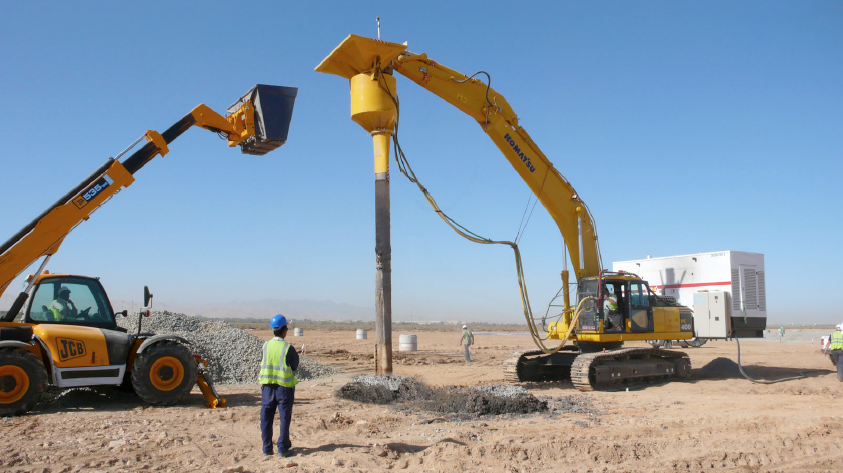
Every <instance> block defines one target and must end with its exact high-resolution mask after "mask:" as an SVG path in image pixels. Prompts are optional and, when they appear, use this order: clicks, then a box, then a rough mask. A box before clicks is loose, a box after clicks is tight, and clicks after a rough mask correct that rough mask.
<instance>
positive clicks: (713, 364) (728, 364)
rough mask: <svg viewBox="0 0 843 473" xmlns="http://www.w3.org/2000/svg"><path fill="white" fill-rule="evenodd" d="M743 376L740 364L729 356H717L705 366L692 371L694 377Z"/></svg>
mask: <svg viewBox="0 0 843 473" xmlns="http://www.w3.org/2000/svg"><path fill="white" fill-rule="evenodd" d="M736 376H741V371H740V368H738V364H737V363H735V362H734V361H733V360H731V359H729V358H724V357H720V358H715V359H713V360H711V361H709V362H708V364H706V365H705V366H703V367H702V368H699V369H695V370H693V371H692V372H691V377H692V378H734V377H736Z"/></svg>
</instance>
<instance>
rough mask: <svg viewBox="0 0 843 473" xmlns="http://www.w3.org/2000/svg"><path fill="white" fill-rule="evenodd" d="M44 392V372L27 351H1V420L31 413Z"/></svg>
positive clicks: (42, 367) (36, 359)
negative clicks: (5, 417) (4, 417)
mask: <svg viewBox="0 0 843 473" xmlns="http://www.w3.org/2000/svg"><path fill="white" fill-rule="evenodd" d="M46 390H47V369H46V368H44V363H42V362H41V360H39V359H38V357H37V356H35V355H33V354H32V353H30V352H28V351H26V350H15V349H4V350H0V416H13V415H18V414H23V413H24V412H27V411H30V410H32V408H33V407H35V405H36V404H38V401H40V400H41V397H42V396H43V395H44V391H46Z"/></svg>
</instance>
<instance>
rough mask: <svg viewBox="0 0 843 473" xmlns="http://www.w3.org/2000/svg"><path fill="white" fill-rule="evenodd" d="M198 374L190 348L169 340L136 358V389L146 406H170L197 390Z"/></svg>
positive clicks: (133, 370)
mask: <svg viewBox="0 0 843 473" xmlns="http://www.w3.org/2000/svg"><path fill="white" fill-rule="evenodd" d="M197 371H198V367H197V366H196V360H195V359H194V358H193V354H192V353H190V350H188V349H187V347H185V346H184V345H182V344H180V343H177V342H174V341H171V340H165V341H163V342H159V343H156V344H155V345H152V346H150V347H148V348H147V349H146V350H144V351H143V353H141V354H140V355H138V356H137V358H135V363H134V365H133V366H132V386H133V387H134V389H135V393H137V395H138V396H139V397H140V398H141V399H143V400H144V401H145V402H147V403H149V404H153V405H156V406H169V405H171V404H175V403H177V402H178V401H179V400H180V399H181V398H183V397H184V396H185V395H187V393H189V392H190V390H191V389H193V386H194V385H195V384H196V374H197Z"/></svg>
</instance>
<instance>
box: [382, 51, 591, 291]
mask: <svg viewBox="0 0 843 473" xmlns="http://www.w3.org/2000/svg"><path fill="white" fill-rule="evenodd" d="M393 67H394V70H395V71H396V72H398V73H400V74H401V75H403V76H405V77H407V78H408V79H410V80H412V81H413V82H415V83H416V84H418V85H420V86H421V87H424V88H425V89H427V90H429V91H430V92H432V93H434V94H436V95H438V96H439V97H441V98H442V99H444V100H445V101H446V102H448V103H450V104H451V105H453V106H455V107H457V108H458V109H460V110H461V111H463V112H464V113H466V114H467V115H469V116H470V117H471V118H473V119H474V120H476V121H477V123H478V124H479V125H480V127H481V128H483V131H485V133H486V134H487V135H488V136H489V138H491V139H492V141H493V142H494V143H495V145H496V146H497V147H498V149H500V150H501V152H502V153H503V155H504V156H505V157H506V159H507V160H508V161H509V163H510V164H512V167H513V168H515V171H516V172H517V173H518V175H519V176H521V179H523V180H524V182H526V183H527V185H528V186H529V187H530V190H532V191H533V193H534V194H535V195H536V197H537V198H538V199H539V201H541V203H542V205H544V207H545V208H546V209H547V211H548V212H549V213H550V215H551V217H552V218H553V220H554V221H555V222H556V226H557V227H559V231H560V232H561V233H562V236H563V238H564V240H565V245H566V246H567V249H568V253H569V255H570V258H571V263H572V264H573V267H574V271H575V274H576V277H577V279H579V278H581V277H584V276H594V275H597V274H598V273H599V272H600V269H601V266H602V265H601V261H600V252H599V247H598V244H597V233H596V230H595V225H594V219H593V218H592V216H591V212H589V210H588V207H587V206H586V205H585V203H584V202H583V201H582V199H580V197H579V195H578V194H577V192H576V190H574V187H573V186H572V185H571V183H570V182H568V180H567V179H565V177H564V176H562V174H561V173H560V172H559V171H558V170H557V169H556V168H555V167H553V163H551V162H550V160H549V159H547V157H546V156H545V155H544V153H542V152H541V150H540V149H539V147H538V146H537V145H536V143H535V142H534V141H533V139H532V138H530V135H529V134H528V133H527V131H526V130H524V128H522V127H521V126H520V125H519V124H518V116H517V115H516V114H515V112H514V111H513V110H512V107H510V106H509V103H508V102H507V101H506V99H505V98H504V97H503V96H502V95H500V94H499V93H498V92H497V91H496V90H495V89H492V88H491V87H489V86H488V85H487V84H485V83H483V82H482V81H480V80H479V79H476V78H473V77H468V76H466V75H465V74H462V73H459V72H457V71H455V70H453V69H450V68H448V67H445V66H443V65H441V64H439V63H437V62H436V61H433V60H431V59H429V58H428V57H427V55H426V54H415V53H411V52H409V51H403V52H402V53H401V54H399V55H398V56H397V57H396V58H395V59H394V61H393ZM563 279H564V280H565V281H567V274H563Z"/></svg>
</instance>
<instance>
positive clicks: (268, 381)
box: [258, 314, 299, 457]
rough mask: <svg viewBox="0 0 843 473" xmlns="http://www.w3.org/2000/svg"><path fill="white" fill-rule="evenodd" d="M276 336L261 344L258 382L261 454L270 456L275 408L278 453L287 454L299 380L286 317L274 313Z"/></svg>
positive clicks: (289, 453)
mask: <svg viewBox="0 0 843 473" xmlns="http://www.w3.org/2000/svg"><path fill="white" fill-rule="evenodd" d="M269 326H270V328H272V333H273V334H274V335H275V337H274V338H273V339H272V340H268V341H267V342H266V343H264V344H263V357H262V358H261V371H260V375H259V376H258V382H260V383H261V439H262V440H263V454H264V455H272V421H273V419H274V418H275V410H276V409H278V413H279V414H280V417H281V427H280V431H279V433H278V453H276V455H278V456H279V457H289V456H290V455H292V451H291V450H290V448H291V447H292V443H291V442H290V421H292V419H293V399H294V398H295V395H296V384H298V382H299V381H298V380H297V379H296V377H295V376H294V375H293V371H296V369H298V367H299V354H298V353H296V349H295V348H293V345H291V344H290V343H287V341H285V340H284V338H285V337H286V336H287V318H286V317H284V316H283V315H281V314H278V315H276V316H275V317H273V318H272V320H271V321H270V322H269Z"/></svg>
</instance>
